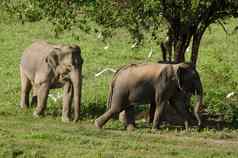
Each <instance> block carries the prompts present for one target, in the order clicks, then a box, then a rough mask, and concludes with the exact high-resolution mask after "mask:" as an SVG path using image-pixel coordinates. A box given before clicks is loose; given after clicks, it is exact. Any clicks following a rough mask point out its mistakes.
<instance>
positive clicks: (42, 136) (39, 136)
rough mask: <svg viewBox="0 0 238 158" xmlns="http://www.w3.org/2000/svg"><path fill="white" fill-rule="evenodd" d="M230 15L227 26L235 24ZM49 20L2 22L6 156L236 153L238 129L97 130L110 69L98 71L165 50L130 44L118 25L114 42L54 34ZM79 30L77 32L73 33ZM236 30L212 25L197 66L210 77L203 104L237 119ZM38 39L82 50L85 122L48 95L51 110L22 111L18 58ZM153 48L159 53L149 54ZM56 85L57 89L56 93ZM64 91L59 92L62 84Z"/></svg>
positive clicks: (2, 142)
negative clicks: (65, 115) (64, 115)
mask: <svg viewBox="0 0 238 158" xmlns="http://www.w3.org/2000/svg"><path fill="white" fill-rule="evenodd" d="M234 26H235V25H234V22H233V21H231V22H230V24H229V25H228V28H229V29H232V28H233V27H234ZM50 28H51V27H50V25H49V24H47V23H46V22H44V21H42V22H37V23H26V24H25V25H21V24H15V23H9V24H3V23H0V60H1V61H0V79H1V82H0V89H1V92H0V157H36V158H41V157H50V158H54V157H55V158H56V157H57V158H58V157H99V158H100V157H105V158H112V157H128V158H129V157H133V158H134V157H165V158H170V157H176V158H177V157H178V158H180V157H181V158H185V157H193V158H213V157H216V158H219V157H221V158H225V157H227V158H228V157H229V158H232V157H234V158H235V157H238V151H237V145H238V143H237V142H238V136H237V135H238V131H236V130H231V129H225V130H222V131H216V130H207V129H205V130H204V131H203V132H200V133H198V132H197V131H196V130H195V129H191V131H188V132H185V131H181V130H179V129H178V130H176V129H174V130H167V128H163V129H162V130H160V132H156V133H152V132H151V130H150V128H149V127H147V126H146V125H145V124H144V123H143V122H140V123H139V124H138V127H139V129H137V130H136V131H135V132H131V133H128V132H127V131H125V130H124V129H123V127H122V125H121V124H120V123H119V122H118V121H115V120H114V121H110V122H109V123H108V124H107V125H106V127H105V128H106V129H104V130H101V131H99V130H97V129H95V128H94V125H93V121H94V118H95V117H96V116H98V115H100V114H101V113H102V112H103V111H104V110H105V104H106V98H107V91H108V83H109V81H110V79H111V77H112V74H111V73H106V74H105V75H103V76H99V77H97V78H96V77H95V74H96V73H97V72H99V71H101V70H102V69H104V68H106V67H110V68H114V69H116V68H118V67H119V66H122V65H124V64H127V63H132V62H145V61H146V62H156V61H157V60H158V59H159V58H160V55H161V54H160V49H159V47H158V46H156V45H155V44H154V43H149V42H148V43H145V47H144V48H140V49H134V50H132V49H131V48H130V47H131V43H129V37H128V34H127V33H125V32H123V31H119V32H118V33H117V34H115V36H114V38H113V39H112V40H110V42H109V48H108V49H107V50H105V49H104V47H105V43H103V42H102V41H100V40H98V39H97V37H96V35H95V34H85V33H83V32H80V31H76V30H75V31H74V32H65V33H64V34H62V35H61V36H60V38H59V39H55V38H54V37H53V33H52V32H51V30H50ZM73 33H74V36H72V34H73ZM237 37H238V33H234V34H232V35H230V36H228V35H226V34H225V33H224V31H223V30H222V28H221V27H219V26H216V25H214V26H212V27H211V31H210V32H209V31H207V32H206V35H205V37H204V39H203V41H202V44H201V49H200V54H199V61H198V70H199V72H200V74H201V78H202V81H203V83H204V91H205V103H206V106H207V107H208V109H209V110H210V112H224V113H225V114H226V115H225V116H226V117H227V119H229V120H232V121H234V122H235V121H236V120H237V118H238V115H237V114H238V112H237V111H238V110H237V109H238V108H237V103H238V99H237V98H238V97H237V93H236V95H235V96H233V97H232V98H231V99H226V98H225V96H226V95H227V94H228V93H230V92H232V91H234V92H237V91H238V65H237V60H238V54H237V53H238V38H237ZM36 39H45V40H47V41H51V42H55V43H77V44H79V45H80V46H81V48H82V55H83V58H84V60H85V62H84V65H83V74H84V82H83V97H82V102H83V104H82V109H83V110H82V116H83V117H82V121H80V122H78V123H76V124H73V123H69V124H64V123H62V122H61V120H60V116H59V115H58V113H59V112H58V111H60V109H61V103H60V101H59V102H57V103H55V102H54V101H53V100H52V99H50V98H49V104H48V109H47V116H46V117H44V118H39V119H35V118H33V117H32V110H33V109H30V110H29V111H22V110H20V109H19V100H20V80H19V61H20V57H21V54H22V52H23V50H24V49H25V48H26V47H27V46H29V45H30V44H31V43H32V42H33V41H34V40H36ZM151 47H153V51H154V53H153V56H152V58H150V59H148V58H147V55H148V53H149V51H150V48H151ZM56 92H57V91H52V92H51V93H56ZM59 92H61V90H59Z"/></svg>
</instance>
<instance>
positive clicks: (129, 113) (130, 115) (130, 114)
mask: <svg viewBox="0 0 238 158" xmlns="http://www.w3.org/2000/svg"><path fill="white" fill-rule="evenodd" d="M125 116H126V127H127V130H128V131H132V130H134V129H135V108H134V106H129V107H127V108H126V110H125Z"/></svg>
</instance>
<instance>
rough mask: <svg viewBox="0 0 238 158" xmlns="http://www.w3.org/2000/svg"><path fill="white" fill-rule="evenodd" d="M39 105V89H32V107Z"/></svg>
mask: <svg viewBox="0 0 238 158" xmlns="http://www.w3.org/2000/svg"><path fill="white" fill-rule="evenodd" d="M36 105H37V89H36V88H35V87H33V89H32V97H31V107H33V106H36Z"/></svg>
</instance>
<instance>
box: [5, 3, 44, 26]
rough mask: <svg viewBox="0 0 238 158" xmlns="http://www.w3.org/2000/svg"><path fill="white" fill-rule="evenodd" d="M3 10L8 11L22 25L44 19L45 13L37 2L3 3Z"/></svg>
mask: <svg viewBox="0 0 238 158" xmlns="http://www.w3.org/2000/svg"><path fill="white" fill-rule="evenodd" d="M1 9H4V10H5V11H7V12H8V13H9V14H10V15H11V16H12V17H15V18H16V19H17V20H19V21H20V22H21V23H24V22H35V21H39V20H41V19H42V18H43V12H42V10H41V8H40V7H39V4H38V2H37V1H36V0H9V1H2V3H1Z"/></svg>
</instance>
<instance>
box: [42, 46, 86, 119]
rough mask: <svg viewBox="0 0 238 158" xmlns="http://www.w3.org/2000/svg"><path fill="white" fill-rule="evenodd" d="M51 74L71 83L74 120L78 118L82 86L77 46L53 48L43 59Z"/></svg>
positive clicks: (54, 78) (55, 77)
mask: <svg viewBox="0 0 238 158" xmlns="http://www.w3.org/2000/svg"><path fill="white" fill-rule="evenodd" d="M45 61H46V63H47V64H48V66H49V68H50V74H51V75H52V76H53V77H52V80H53V82H54V81H56V80H59V81H64V80H70V82H72V85H73V95H74V96H73V98H74V105H75V106H74V110H75V116H74V121H77V120H78V119H79V112H80V100H81V87H82V75H81V74H82V64H83V59H82V57H81V51H80V48H79V47H78V46H76V45H75V46H59V47H55V48H53V50H52V51H51V52H50V53H49V55H48V56H47V57H46V59H45Z"/></svg>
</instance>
